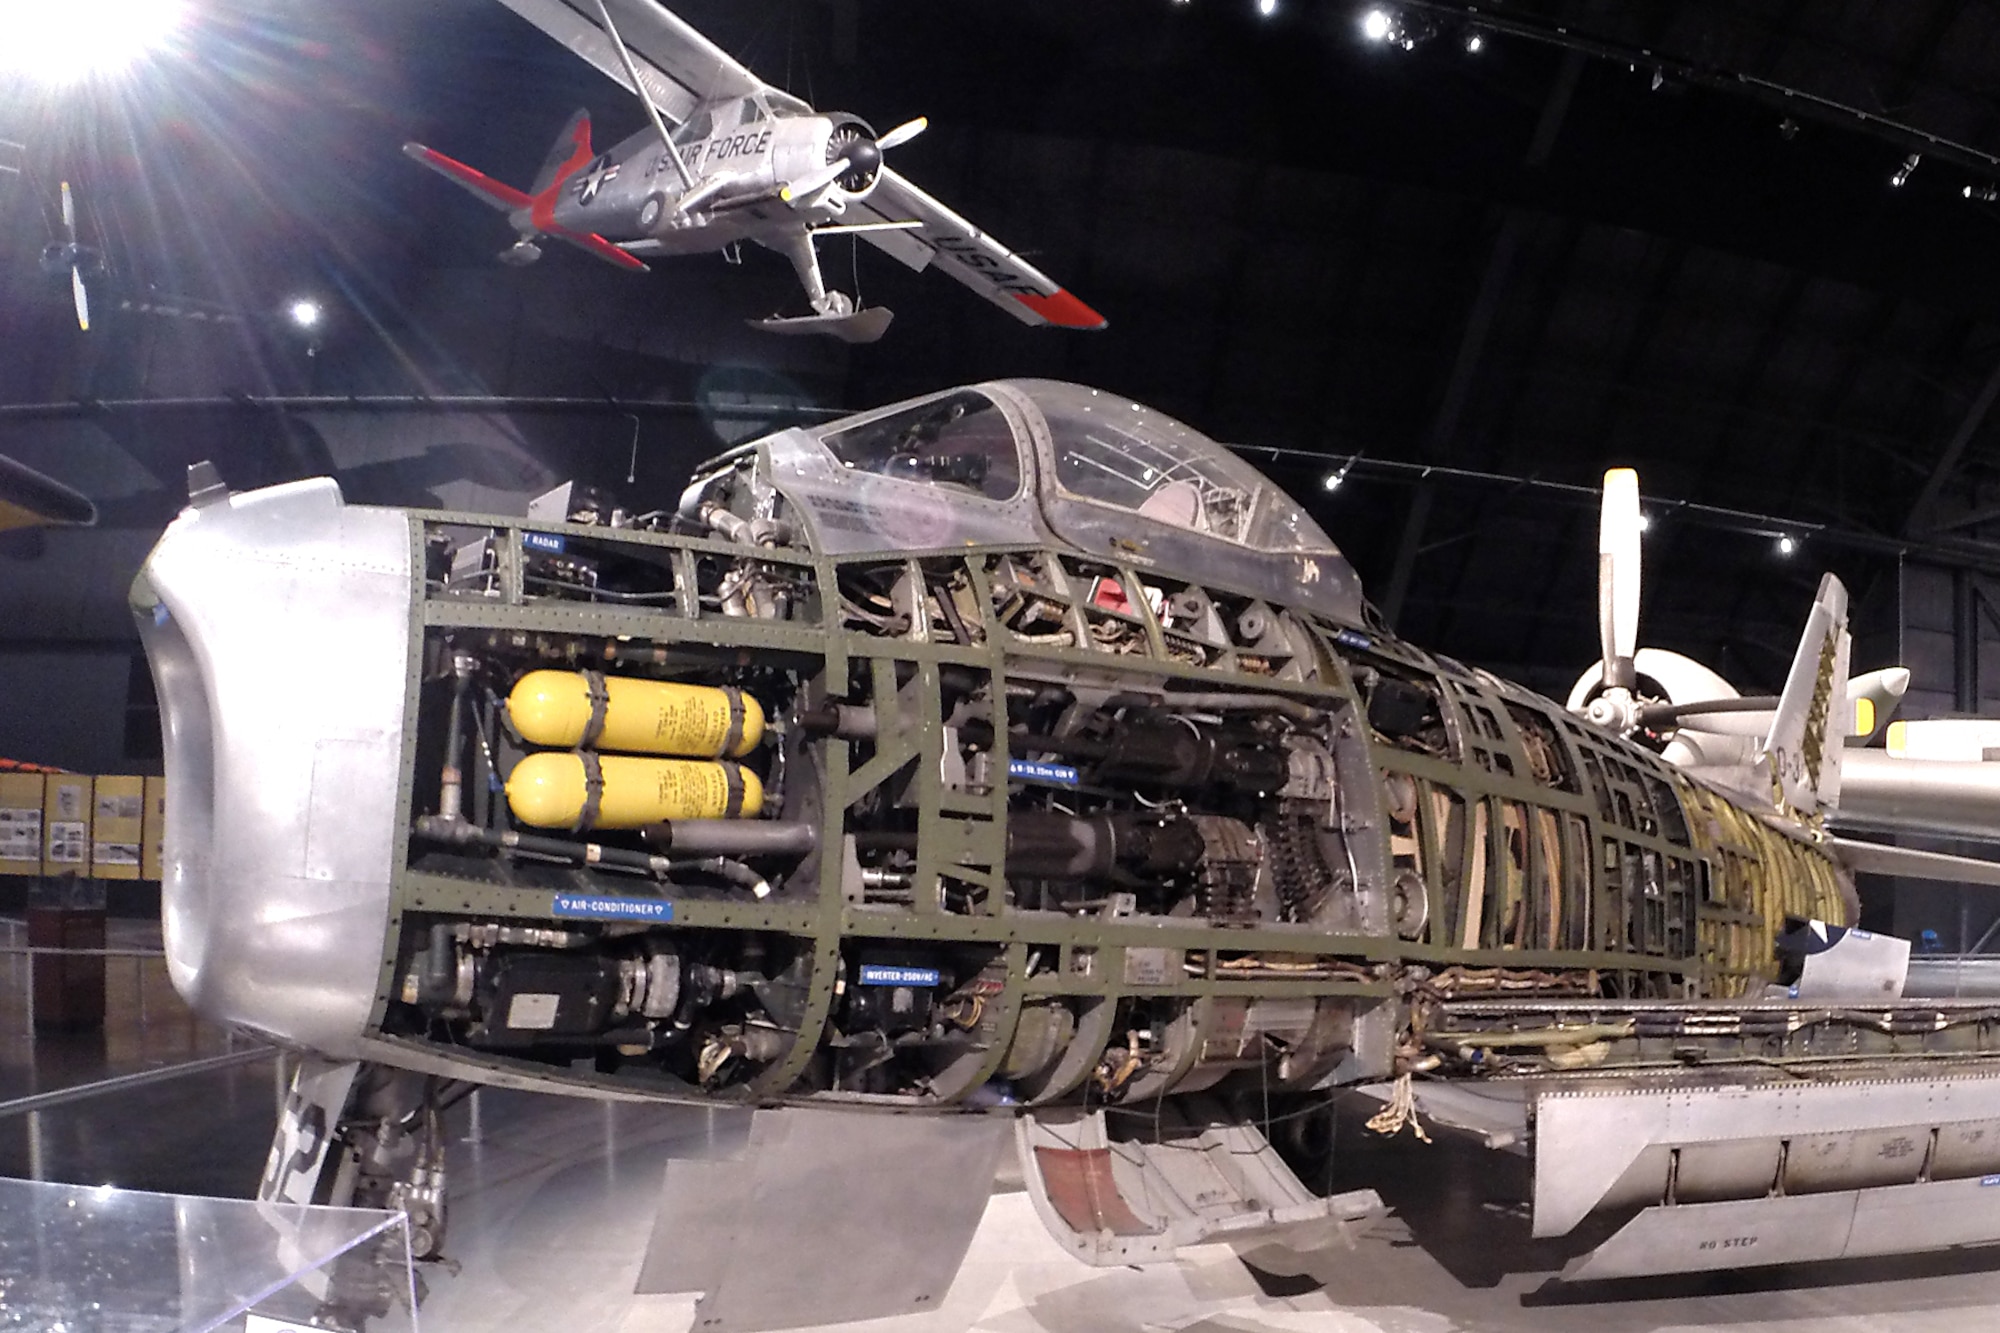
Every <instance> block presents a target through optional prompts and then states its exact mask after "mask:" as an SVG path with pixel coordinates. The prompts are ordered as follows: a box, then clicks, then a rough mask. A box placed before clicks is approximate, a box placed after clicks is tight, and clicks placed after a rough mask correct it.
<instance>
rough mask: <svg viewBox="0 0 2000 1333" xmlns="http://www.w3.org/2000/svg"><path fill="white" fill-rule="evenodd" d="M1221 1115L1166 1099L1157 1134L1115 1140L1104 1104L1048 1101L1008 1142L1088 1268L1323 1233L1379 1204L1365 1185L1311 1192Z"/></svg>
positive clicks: (1263, 1143)
mask: <svg viewBox="0 0 2000 1333" xmlns="http://www.w3.org/2000/svg"><path fill="white" fill-rule="evenodd" d="M1228 1117H1229V1112H1228V1111H1227V1109H1226V1108H1225V1107H1224V1106H1223V1105H1222V1104H1221V1103H1219V1102H1217V1101H1214V1100H1212V1099H1209V1098H1204V1097H1199V1096H1196V1097H1182V1098H1175V1099H1172V1100H1170V1101H1167V1102H1164V1103H1162V1104H1161V1106H1160V1111H1159V1121H1158V1123H1157V1127H1156V1128H1155V1129H1154V1130H1153V1131H1152V1133H1154V1134H1156V1135H1157V1138H1154V1139H1151V1140H1142V1139H1137V1138H1127V1139H1117V1140H1113V1139H1112V1138H1111V1137H1110V1136H1109V1133H1108V1130H1107V1126H1106V1123H1105V1113H1104V1112H1103V1111H1102V1110H1095V1111H1089V1112H1082V1111H1077V1110H1067V1109H1063V1110H1047V1111H1040V1112H1035V1113H1031V1114H1028V1115H1023V1116H1021V1117H1020V1118H1019V1119H1018V1120H1017V1121H1016V1122H1015V1130H1014V1141H1015V1148H1016V1151H1017V1153H1018V1154H1019V1157H1020V1162H1021V1174H1022V1178H1023V1179H1024V1180H1025V1181H1026V1183H1027V1186H1028V1194H1029V1197H1030V1198H1031V1199H1032V1200H1033V1201H1034V1205H1035V1212H1036V1214H1037V1215H1038V1216H1040V1217H1041V1219H1042V1222H1043V1224H1044V1225H1045V1226H1047V1227H1048V1229H1049V1234H1050V1235H1052V1236H1054V1237H1055V1238H1056V1241H1057V1243H1058V1244H1060V1245H1062V1247H1063V1248H1064V1249H1066V1250H1068V1251H1069V1252H1070V1253H1072V1254H1073V1255H1075V1256H1076V1257H1077V1258H1078V1259H1080V1260H1082V1261H1083V1262H1084V1263H1087V1264H1092V1265H1095V1266H1097V1267H1103V1268H1108V1267H1116V1266H1119V1265H1122V1264H1139V1263H1162V1262H1166V1261H1168V1260H1171V1259H1172V1258H1174V1256H1175V1254H1176V1252H1177V1251H1178V1250H1179V1249H1180V1248H1181V1247H1183V1246H1188V1245H1197V1244H1203V1243H1206V1242H1210V1241H1228V1242H1230V1243H1232V1244H1239V1245H1257V1244H1263V1243H1266V1242H1270V1241H1277V1242H1279V1243H1285V1242H1286V1241H1288V1240H1297V1239H1299V1238H1301V1237H1302V1236H1305V1235H1312V1236H1321V1235H1323V1234H1324V1233H1325V1232H1326V1230H1328V1229H1329V1228H1332V1229H1336V1230H1337V1229H1338V1226H1339V1224H1340V1223H1342V1222H1346V1221H1354V1220H1358V1219H1361V1218H1364V1217H1368V1216H1373V1215H1377V1214H1379V1213H1380V1212H1381V1211H1382V1201H1381V1199H1380V1198H1379V1197H1377V1196H1376V1194H1375V1191H1373V1190H1355V1191H1352V1192H1350V1193H1346V1194H1338V1195H1333V1196H1330V1197H1322V1196H1319V1195H1315V1194H1314V1193H1313V1192H1312V1191H1311V1190H1309V1189H1307V1188H1306V1186H1305V1185H1303V1184H1301V1183H1300V1181H1299V1178H1298V1177H1297V1176H1296V1175H1294V1174H1293V1173H1292V1171H1291V1168H1290V1167H1288V1166H1286V1165H1285V1163H1284V1161H1283V1160H1282V1159H1281V1158H1280V1157H1279V1156H1278V1154H1277V1151H1276V1150H1275V1149H1274V1148H1272V1147H1271V1145H1270V1142H1269V1141H1268V1140H1266V1139H1265V1137H1264V1135H1263V1134H1262V1133H1261V1132H1260V1131H1259V1130H1258V1129H1257V1128H1256V1126H1254V1125H1247V1124H1241V1123H1235V1122H1232V1121H1231V1120H1230V1119H1229V1118H1228ZM1107 1192H1108V1196H1109V1197H1100V1196H1104V1195H1106V1194H1107ZM1080 1224H1081V1225H1080Z"/></svg>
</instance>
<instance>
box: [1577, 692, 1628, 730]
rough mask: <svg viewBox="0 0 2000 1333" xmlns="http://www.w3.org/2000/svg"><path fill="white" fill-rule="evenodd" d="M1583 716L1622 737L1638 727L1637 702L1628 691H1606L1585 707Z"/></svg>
mask: <svg viewBox="0 0 2000 1333" xmlns="http://www.w3.org/2000/svg"><path fill="white" fill-rule="evenodd" d="M1583 715H1584V716H1585V717H1586V718H1588V719H1590V720H1591V721H1592V722H1595V723H1596V724H1597V725H1598V726H1600V727H1603V728H1604V729H1605V730H1607V731H1615V732H1617V733H1619V734H1620V735H1624V734H1626V733H1627V732H1630V731H1632V730H1634V729H1635V728H1637V727H1638V725H1639V701H1638V700H1637V699H1636V698H1634V697H1633V696H1632V692H1631V691H1630V690H1623V689H1616V688H1613V689H1608V690H1606V691H1605V692H1604V693H1602V694H1600V695H1598V696H1597V697H1596V698H1595V699H1592V700H1591V701H1590V702H1589V703H1588V704H1587V705H1585V707H1584V710H1583Z"/></svg>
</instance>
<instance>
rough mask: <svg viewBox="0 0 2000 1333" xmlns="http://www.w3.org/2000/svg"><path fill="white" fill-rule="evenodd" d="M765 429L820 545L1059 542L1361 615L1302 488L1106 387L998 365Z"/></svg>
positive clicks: (845, 549) (1355, 618)
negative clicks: (1291, 488)
mask: <svg viewBox="0 0 2000 1333" xmlns="http://www.w3.org/2000/svg"><path fill="white" fill-rule="evenodd" d="M766 443H767V446H768V448H769V451H770V452H769V457H770V460H771V467H772V480H773V482H775V483H776V484H777V486H778V487H779V489H780V490H782V491H783V492H785V494H786V495H787V496H788V497H789V498H790V499H791V500H792V502H793V503H794V504H796V505H798V506H799V507H800V508H802V509H803V510H804V511H805V512H806V513H807V514H808V515H809V516H810V517H811V519H812V525H813V528H814V530H815V532H814V538H815V545H816V546H817V547H819V548H820V549H822V550H825V551H827V552H829V553H830V554H835V555H848V554H859V553H862V552H868V551H899V552H900V551H920V550H938V549H948V548H958V547H963V546H966V545H1002V544H1015V543H1020V544H1043V543H1049V542H1054V543H1056V544H1059V545H1065V546H1069V547H1072V548H1074V549H1076V550H1078V551H1080V552H1082V553H1085V554H1088V555H1092V556H1095V557H1098V558H1113V559H1123V560H1130V561H1132V562H1133V563H1135V564H1138V565H1141V566H1144V567H1149V568H1159V569H1161V570H1163V571H1171V572H1173V573H1177V574H1180V575H1181V576H1183V577H1189V578H1192V577H1195V576H1197V575H1199V576H1200V577H1202V578H1204V579H1206V580H1209V581H1214V582H1219V583H1224V584H1229V585H1233V586H1235V587H1237V588H1240V589H1242V590H1243V591H1245V592H1251V593H1256V594H1258V595H1261V596H1266V597H1270V598H1272V599H1274V600H1279V601H1283V602H1288V603H1293V604H1304V605H1306V606H1309V607H1312V608H1313V609H1317V610H1323V611H1325V612H1326V613H1327V614H1329V615H1332V616H1334V617H1336V618H1338V619H1341V620H1343V621H1346V622H1348V623H1351V624H1359V623H1360V621H1361V593H1360V586H1359V583H1358V581H1357V580H1356V578H1355V576H1354V572H1353V570H1352V569H1351V568H1349V566H1348V564H1347V562H1346V560H1345V559H1344V558H1343V557H1342V556H1341V554H1340V551H1339V549H1338V548H1337V547H1335V546H1334V544H1333V541H1332V540H1331V539H1330V538H1329V537H1328V536H1327V535H1326V533H1325V532H1324V531H1323V530H1322V529H1321V528H1320V526H1319V525H1318V524H1317V523H1315V522H1314V521H1313V519H1312V518H1311V516H1310V515H1308V514H1307V513H1306V512H1305V510H1304V509H1303V508H1301V507H1300V506H1299V504H1298V503H1297V502H1296V501H1294V500H1293V499H1292V498H1291V497H1290V496H1289V495H1287V494H1285V492H1284V491H1282V490H1281V489H1279V488H1278V487H1277V486H1276V485H1275V484H1273V483H1272V482H1271V481H1270V479H1269V478H1267V477H1265V476H1264V475H1263V474H1262V473H1260V472H1258V471H1257V469H1256V468H1254V467H1252V466H1251V465H1250V464H1249V463H1247V462H1245V461H1244V460H1243V459H1241V458H1239V457H1237V456H1236V455H1235V454H1233V453H1231V452H1229V450H1228V449H1226V448H1224V447H1223V446H1222V445H1221V444H1218V443H1217V442H1216V441H1214V440H1212V439H1210V438H1209V437H1207V436H1206V435H1203V434H1201V433H1200V432H1199V431H1196V430H1193V429H1190V428H1189V427H1187V426H1185V425H1183V424H1181V423H1180V422H1178V421H1176V420H1174V419H1173V418H1172V417H1169V416H1166V415H1164V414H1163V413H1160V412H1156V411H1153V410H1152V409H1151V408H1148V407H1145V406H1142V405H1141V404H1138V403H1134V402H1131V401H1130V400H1128V399H1123V398H1119V397H1117V396H1116V395H1113V394H1109V393H1105V392H1103V391H1101V390H1097V389H1089V388H1084V387H1082V386H1080V385H1075V384H1064V383H1060V382H1057V381H1054V380H998V381H994V382H992V383H989V384H980V385H974V386H971V387H968V388H962V389H951V390H947V391H945V392H943V393H938V394H933V395H930V396H928V397H925V398H919V399H915V400H913V401H910V402H906V403H899V404H896V405H895V406H893V407H888V408H884V409H883V410H881V411H879V412H875V413H871V414H868V415H866V416H863V417H860V418H853V417H849V418H846V419H843V420H841V421H838V422H833V423H831V424H829V425H827V426H824V427H821V428H819V429H818V430H816V431H810V432H808V431H787V432H784V433H782V434H781V435H778V436H774V437H772V438H771V439H770V440H769V441H767V442H766Z"/></svg>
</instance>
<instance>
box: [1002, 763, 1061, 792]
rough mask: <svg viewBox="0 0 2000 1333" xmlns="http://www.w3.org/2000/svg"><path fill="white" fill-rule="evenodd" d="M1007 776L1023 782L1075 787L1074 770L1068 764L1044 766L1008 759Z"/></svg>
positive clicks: (1042, 764)
mask: <svg viewBox="0 0 2000 1333" xmlns="http://www.w3.org/2000/svg"><path fill="white" fill-rule="evenodd" d="M1007 776H1008V777H1010V778H1019V779H1021V781H1023V782H1046V783H1049V784H1050V785H1052V786H1057V787H1074V786H1075V785H1076V770H1075V769H1073V768H1071V767H1070V766H1069V765H1068V764H1044V763H1040V762H1038V761H1036V760H1033V759H1009V760H1008V761H1007Z"/></svg>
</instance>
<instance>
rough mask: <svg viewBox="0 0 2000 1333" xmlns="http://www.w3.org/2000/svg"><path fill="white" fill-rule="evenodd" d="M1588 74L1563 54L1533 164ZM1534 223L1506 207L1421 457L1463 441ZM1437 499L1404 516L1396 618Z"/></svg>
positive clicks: (1422, 491) (1393, 598)
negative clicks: (1470, 404) (1470, 402)
mask: <svg viewBox="0 0 2000 1333" xmlns="http://www.w3.org/2000/svg"><path fill="white" fill-rule="evenodd" d="M1582 73H1583V57H1582V56H1581V55H1578V54H1576V53H1574V52H1572V53H1570V54H1569V55H1568V56H1566V57H1565V58H1564V60H1563V63H1562V65H1561V66H1560V67H1559V68H1558V70H1557V71H1556V77H1555V80H1554V82H1553V83H1552V84H1551V85H1550V87H1549V91H1548V95H1547V96H1546V97H1545V98H1544V99H1543V101H1542V109H1541V114H1540V115H1539V116H1537V117H1536V120H1535V132H1534V135H1533V137H1532V138H1530V140H1529V142H1528V151H1527V154H1526V157H1525V159H1524V165H1526V166H1527V167H1528V168H1530V169H1535V168H1539V167H1543V166H1546V165H1547V164H1548V160H1549V156H1550V154H1552V153H1553V152H1554V151H1555V146H1556V140H1557V139H1558V138H1560V137H1561V135H1562V127H1563V122H1564V120H1566V119H1567V118H1568V116H1569V109H1570V105H1571V103H1572V102H1573V100H1574V99H1575V96H1576V85H1577V81H1578V79H1579V78H1580V77H1581V76H1582ZM1530 225H1531V220H1530V218H1529V215H1528V213H1527V212H1526V210H1524V209H1521V208H1514V207H1509V208H1505V209H1503V211H1502V216H1501V218H1500V225H1499V228H1498V230H1497V232H1496V233H1495V235H1494V237H1493V241H1492V243H1491V245H1490V247H1489V249H1488V250H1487V254H1486V262H1485V264H1484V265H1483V266H1482V267H1481V269H1480V274H1479V281H1478V284H1477V286H1475V287H1474V289H1473V295H1472V302H1471V305H1470V307H1469V308H1468V310H1467V311H1466V315H1465V320H1464V326H1463V330H1462V332H1461V333H1460V335H1459V338H1458V341H1457V346H1456V348H1455V350H1454V351H1453V353H1452V356H1451V360H1450V365H1449V370H1448V371H1447V373H1446V375H1445V379H1444V385H1443V388H1442V390H1441V392H1440V393H1439V395H1438V409H1437V411H1436V413H1435V414H1434V415H1433V416H1432V417H1431V420H1430V424H1429V426H1428V427H1427V429H1426V430H1425V432H1424V435H1423V438H1422V439H1421V440H1420V441H1419V442H1418V446H1417V456H1418V458H1420V459H1424V460H1434V459H1438V458H1442V457H1446V456H1448V454H1449V452H1450V451H1451V449H1452V447H1453V445H1454V444H1456V443H1457V441H1458V436H1459V427H1460V422H1461V421H1462V419H1463V417H1464V412H1465V403H1466V399H1467V397H1468V396H1469V395H1470V393H1471V391H1472V388H1473V384H1474V381H1475V380H1476V379H1477V378H1478V375H1479V371H1480V367H1481V366H1482V365H1483V364H1484V362H1485V360H1486V349H1487V346H1488V343H1489V341H1490V339H1491V335H1492V332H1493V323H1494V320H1495V318H1496V317H1497V316H1498V315H1499V313H1500V305H1501V300H1502V298H1503V296H1504V295H1505V294H1506V291H1507V288H1508V286H1509V282H1510V279H1511V278H1512V277H1513V273H1514V267H1515V259H1516V257H1517V255H1518V253H1519V251H1520V249H1521V246H1522V244H1523V239H1524V235H1525V233H1526V232H1527V230H1528V228H1529V226H1530ZM1431 500H1432V495H1431V491H1430V488H1429V487H1427V486H1423V485H1419V486H1418V488H1417V490H1416V493H1415V494H1414V495H1412V497H1411V499H1410V507H1409V510H1408V512H1407V513H1406V514H1405V515H1404V518H1403V529H1402V532H1401V534H1400V536H1399V537H1398V538H1397V545H1396V555H1395V558H1394V560H1393V562H1392V563H1391V565H1390V574H1389V585H1388V589H1387V592H1386V593H1385V594H1384V596H1383V599H1382V603H1381V609H1382V614H1383V616H1384V618H1386V619H1387V620H1388V622H1389V623H1390V624H1392V625H1393V624H1395V623H1396V622H1397V620H1398V618H1399V617H1400V616H1401V614H1402V609H1403V602H1404V599H1405V598H1407V597H1408V596H1409V591H1410V580H1411V578H1412V577H1413V576H1414V574H1415V571H1416V564H1417V560H1418V559H1419V558H1420V557H1421V556H1422V555H1423V554H1424V552H1425V550H1426V549H1429V548H1426V547H1425V545H1424V529H1425V527H1426V525H1427V524H1428V523H1429V520H1430V511H1431ZM1461 578H1462V572H1461ZM1448 628H1449V626H1447V629H1448Z"/></svg>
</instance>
